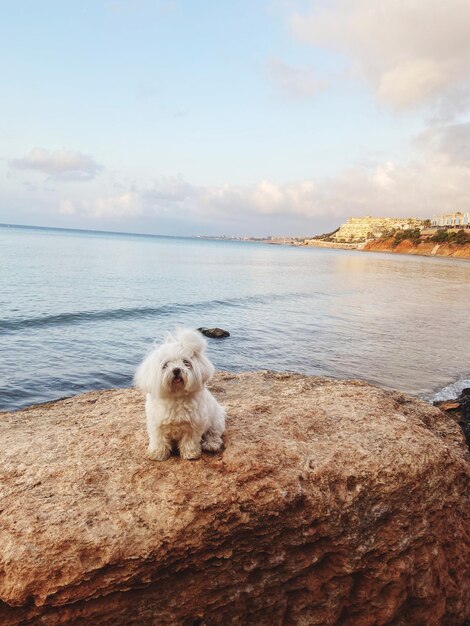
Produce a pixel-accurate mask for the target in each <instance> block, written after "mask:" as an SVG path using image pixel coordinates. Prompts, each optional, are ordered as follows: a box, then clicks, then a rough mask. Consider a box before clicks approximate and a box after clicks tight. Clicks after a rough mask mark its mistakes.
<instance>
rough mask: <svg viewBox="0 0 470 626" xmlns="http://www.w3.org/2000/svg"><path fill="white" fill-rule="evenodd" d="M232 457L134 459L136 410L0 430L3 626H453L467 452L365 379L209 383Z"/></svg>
mask: <svg viewBox="0 0 470 626" xmlns="http://www.w3.org/2000/svg"><path fill="white" fill-rule="evenodd" d="M212 390H213V392H214V394H215V395H216V396H217V398H218V399H219V400H220V401H221V402H222V403H223V404H225V406H226V407H227V410H228V414H229V419H228V422H227V423H228V426H227V432H226V436H225V442H226V448H225V450H224V452H223V453H219V454H216V455H209V454H204V456H203V458H201V459H200V460H198V461H192V462H191V461H182V460H181V459H180V458H179V457H177V456H175V457H172V458H171V459H170V460H168V461H165V462H163V463H159V462H156V461H151V460H149V459H147V458H146V457H145V448H146V444H147V442H146V435H145V427H144V404H143V397H142V395H141V394H140V393H139V392H138V391H135V390H129V389H125V390H112V391H104V392H93V393H87V394H84V395H81V396H77V397H75V398H70V399H66V400H62V401H58V402H56V403H50V404H47V405H41V406H37V407H32V408H30V409H26V410H23V411H20V412H17V413H12V414H7V413H3V414H1V415H0V441H1V442H2V464H1V467H0V473H1V481H0V491H1V493H0V495H1V500H0V507H1V515H0V546H1V550H0V600H1V601H0V624H2V626H5V625H16V624H34V625H39V624H41V625H43V626H44V625H47V626H55V625H58V624H66V625H67V626H77V625H80V626H85V625H89V624H92V625H93V626H99V625H106V626H108V625H109V626H111V625H112V626H120V625H124V624H126V625H139V626H145V625H150V624H152V625H158V626H162V625H163V626H165V625H173V624H178V625H179V624H181V625H183V626H185V625H188V626H202V625H208V626H209V625H212V624H214V625H219V624H220V625H224V626H227V625H231V624H234V625H235V624H237V625H239V624H243V625H244V626H245V625H255V624H256V625H264V624H266V625H269V626H276V625H281V624H282V625H302V626H307V625H308V626H314V625H322V626H325V625H343V626H366V625H368V626H379V625H382V624H383V625H385V624H387V625H395V626H413V625H419V626H424V625H426V626H437V625H448V626H458V625H461V624H464V623H465V620H466V619H468V618H470V584H469V583H470V580H469V568H470V545H469V541H470V505H469V492H468V489H469V484H470V481H469V478H470V471H469V470H470V465H469V453H468V450H467V448H466V446H465V443H464V439H463V436H462V433H461V431H460V429H459V427H458V425H457V424H456V423H455V422H454V420H452V419H451V418H450V417H448V416H447V415H445V414H444V413H443V412H442V411H441V410H440V409H438V408H436V407H432V406H430V405H428V404H426V403H424V402H421V401H418V400H415V399H412V398H410V397H409V396H405V395H402V394H399V393H395V392H389V391H384V390H382V389H379V388H377V387H374V386H371V385H369V384H367V383H364V382H360V381H334V380H330V379H324V378H314V377H308V376H301V375H297V374H273V373H268V372H259V373H244V374H239V375H231V374H226V373H222V374H219V375H217V376H216V378H215V379H214V382H213V385H212Z"/></svg>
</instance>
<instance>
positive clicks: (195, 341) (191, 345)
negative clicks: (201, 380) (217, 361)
mask: <svg viewBox="0 0 470 626" xmlns="http://www.w3.org/2000/svg"><path fill="white" fill-rule="evenodd" d="M175 338H176V341H177V342H178V343H179V344H181V345H182V346H183V348H184V349H185V350H187V351H189V352H192V353H193V354H194V355H195V356H198V355H200V354H202V353H203V352H204V350H205V349H206V346H207V341H206V340H205V338H204V336H203V335H202V334H201V333H200V332H199V331H197V330H190V329H189V328H178V329H177V331H176V337H175Z"/></svg>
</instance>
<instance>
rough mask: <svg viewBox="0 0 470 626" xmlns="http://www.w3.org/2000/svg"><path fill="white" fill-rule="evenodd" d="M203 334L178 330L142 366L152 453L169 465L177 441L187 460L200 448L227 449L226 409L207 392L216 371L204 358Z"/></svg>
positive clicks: (139, 380) (139, 379)
mask: <svg viewBox="0 0 470 626" xmlns="http://www.w3.org/2000/svg"><path fill="white" fill-rule="evenodd" d="M206 345H207V342H206V340H205V339H204V337H203V336H202V335H201V333H199V332H196V331H194V330H189V329H184V328H181V329H178V330H177V331H176V333H175V335H171V334H168V335H167V337H166V339H165V341H164V342H163V343H162V344H161V345H160V346H156V347H155V348H154V349H153V350H152V352H150V354H149V355H148V356H147V357H146V358H145V359H144V361H143V362H142V363H141V364H140V366H139V367H138V369H137V371H136V373H135V377H134V382H135V384H136V386H137V387H139V389H142V391H144V392H145V393H146V394H147V396H146V401H145V411H146V414H147V432H148V436H149V447H148V454H149V456H150V457H151V458H152V459H155V460H157V461H164V460H165V459H167V458H168V457H169V456H170V454H171V449H172V445H173V442H176V443H177V445H178V448H179V452H180V456H181V458H183V459H197V458H198V457H200V456H201V448H202V449H203V450H208V451H210V452H216V451H217V450H220V448H221V447H222V444H223V442H222V434H223V432H224V430H225V410H224V409H223V408H222V407H221V406H220V404H219V403H218V402H217V400H216V399H215V398H214V396H213V395H212V394H211V393H210V392H209V391H208V390H207V389H206V383H207V381H208V380H209V379H210V378H211V377H212V375H213V374H214V366H213V365H212V363H211V362H210V361H209V359H208V358H207V357H206V356H205V354H204V351H205V348H206Z"/></svg>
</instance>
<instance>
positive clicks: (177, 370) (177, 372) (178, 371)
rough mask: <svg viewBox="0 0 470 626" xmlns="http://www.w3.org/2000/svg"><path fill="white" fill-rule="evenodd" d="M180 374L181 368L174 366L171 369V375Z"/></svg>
mask: <svg viewBox="0 0 470 626" xmlns="http://www.w3.org/2000/svg"><path fill="white" fill-rule="evenodd" d="M180 374H181V370H180V368H179V367H175V369H174V370H173V376H179V375H180Z"/></svg>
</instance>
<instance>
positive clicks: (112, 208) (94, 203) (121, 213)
mask: <svg viewBox="0 0 470 626" xmlns="http://www.w3.org/2000/svg"><path fill="white" fill-rule="evenodd" d="M142 212H143V203H142V199H141V197H140V195H139V194H137V193H135V192H133V191H128V192H126V193H122V194H119V195H115V196H101V197H98V198H96V199H93V200H79V201H72V200H69V199H65V200H62V201H61V202H60V204H59V213H61V214H62V215H76V216H84V217H89V218H92V219H96V220H101V219H109V218H111V219H112V220H127V219H132V218H136V217H139V216H140V215H142Z"/></svg>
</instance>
